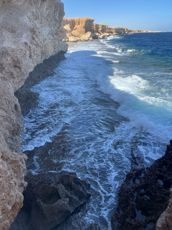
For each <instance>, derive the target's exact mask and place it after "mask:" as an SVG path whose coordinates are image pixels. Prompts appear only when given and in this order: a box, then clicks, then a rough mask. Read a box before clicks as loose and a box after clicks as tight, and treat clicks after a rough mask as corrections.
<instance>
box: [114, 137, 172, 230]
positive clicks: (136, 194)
mask: <svg viewBox="0 0 172 230" xmlns="http://www.w3.org/2000/svg"><path fill="white" fill-rule="evenodd" d="M171 186H172V141H171V142H170V145H168V147H167V150H166V153H165V155H164V156H163V157H162V158H160V159H159V160H157V161H155V162H154V164H153V165H152V166H151V167H149V168H146V169H139V170H133V171H132V172H130V173H129V174H128V175H127V177H126V180H125V181H124V183H123V185H122V187H121V189H120V191H119V203H118V208H117V210H116V212H115V214H114V215H113V217H112V228H113V229H115V230H118V229H120V230H126V229H128V230H145V229H146V230H155V229H157V230H167V229H168V230H170V229H172V218H171V217H172V215H171V214H172V205H171V203H172V202H171V200H170V203H169V205H168V201H169V197H170V188H171ZM167 205H168V207H167ZM166 207H167V209H166ZM165 209H166V210H165ZM164 210H165V212H164V213H163V211H164ZM161 213H163V214H162V215H161ZM160 216H161V217H160ZM159 217H160V219H159ZM158 219H159V220H158ZM157 220H158V222H157ZM156 222H157V225H156Z"/></svg>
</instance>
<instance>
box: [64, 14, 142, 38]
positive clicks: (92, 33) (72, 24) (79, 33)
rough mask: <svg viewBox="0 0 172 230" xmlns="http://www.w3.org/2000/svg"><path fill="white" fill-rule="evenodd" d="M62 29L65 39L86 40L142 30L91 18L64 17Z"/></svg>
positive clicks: (140, 31)
mask: <svg viewBox="0 0 172 230" xmlns="http://www.w3.org/2000/svg"><path fill="white" fill-rule="evenodd" d="M64 29H65V31H66V41H69V42H76V41H88V40H92V39H97V38H100V39H101V38H106V37H108V36H110V35H115V34H117V35H119V34H128V33H142V32H146V31H142V30H129V29H127V28H114V27H109V26H107V25H103V24H97V23H94V19H92V18H65V19H64Z"/></svg>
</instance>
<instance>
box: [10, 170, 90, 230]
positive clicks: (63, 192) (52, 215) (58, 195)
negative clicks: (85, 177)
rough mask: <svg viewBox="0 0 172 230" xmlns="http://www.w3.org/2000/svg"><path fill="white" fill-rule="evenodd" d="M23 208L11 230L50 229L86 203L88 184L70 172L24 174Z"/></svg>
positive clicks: (88, 195)
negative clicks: (25, 181) (25, 176)
mask: <svg viewBox="0 0 172 230" xmlns="http://www.w3.org/2000/svg"><path fill="white" fill-rule="evenodd" d="M27 182H28V186H27V188H26V191H25V193H24V198H25V199H24V207H23V209H22V210H21V212H20V213H19V215H18V217H17V219H16V221H15V222H14V223H13V225H12V227H11V230H51V229H53V228H55V227H57V226H58V225H60V224H61V223H63V222H64V221H65V220H66V218H68V217H69V216H70V215H72V214H73V213H75V212H77V211H79V209H80V208H81V207H82V206H83V205H84V204H85V203H86V202H87V200H88V199H89V197H90V194H89V189H90V188H89V185H88V184H87V183H86V182H84V181H82V180H80V179H79V178H77V177H76V175H75V174H72V173H65V172H63V173H61V174H59V173H58V174H57V173H53V172H48V173H41V174H38V175H31V174H30V175H28V176H27Z"/></svg>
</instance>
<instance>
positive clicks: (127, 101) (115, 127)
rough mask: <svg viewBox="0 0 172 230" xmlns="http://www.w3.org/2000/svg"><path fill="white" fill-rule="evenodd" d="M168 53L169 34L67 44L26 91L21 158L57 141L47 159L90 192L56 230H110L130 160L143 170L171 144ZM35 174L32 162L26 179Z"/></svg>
mask: <svg viewBox="0 0 172 230" xmlns="http://www.w3.org/2000/svg"><path fill="white" fill-rule="evenodd" d="M170 47H172V34H137V35H128V36H123V37H118V36H116V37H110V38H108V39H107V40H100V41H98V40H95V41H90V42H82V43H75V44H72V45H71V46H70V47H69V51H68V53H67V54H66V59H65V60H63V61H62V62H61V63H60V64H58V66H57V68H56V69H55V70H54V74H53V75H52V76H47V79H45V80H44V81H42V82H40V83H39V84H37V85H35V86H34V87H33V88H32V90H33V91H34V92H37V93H38V94H39V101H38V104H37V106H36V107H35V108H33V109H32V110H31V111H30V113H29V114H27V115H26V116H25V118H24V121H25V132H24V135H23V150H32V149H34V148H35V147H39V146H42V145H44V144H45V143H46V142H51V141H52V140H53V137H55V136H59V137H63V138H62V141H61V142H60V144H59V146H57V148H56V149H54V150H51V151H52V152H51V151H49V152H48V156H49V157H50V156H52V161H53V164H55V162H57V164H59V163H62V165H63V170H65V171H70V172H75V173H77V175H78V177H80V178H81V179H84V180H86V181H88V183H90V185H91V195H92V196H91V199H90V201H89V202H88V204H87V205H86V207H85V208H84V209H83V210H82V212H81V213H80V214H76V215H74V216H73V217H72V218H71V219H70V220H68V221H67V222H66V224H65V225H64V226H63V227H62V228H61V229H65V230H68V229H71V228H72V229H74V230H75V229H80V227H81V226H82V229H87V227H88V225H89V224H93V223H96V224H98V225H99V226H100V228H101V229H104V230H106V229H111V227H110V217H111V213H112V211H113V209H114V208H115V205H116V202H117V191H118V189H119V187H120V185H121V183H122V182H123V180H124V178H125V175H126V174H127V172H129V170H130V169H131V166H132V159H133V157H134V158H137V159H139V163H140V165H141V166H144V165H145V166H147V165H150V164H151V163H152V162H153V161H154V160H156V159H158V158H159V157H160V156H162V155H163V153H164V150H165V147H166V144H167V143H168V142H169V139H170V138H171V136H172V88H171V87H172V67H171V64H172V62H171V60H172V59H171V58H172V56H171V48H170ZM59 149H64V155H63V156H62V155H61V153H60V151H59ZM37 157H38V156H37ZM40 158H41V156H40ZM42 160H44V159H42ZM41 170H42V169H41V166H39V160H37V159H36V158H35V166H33V171H34V173H39V172H40V171H41ZM83 226H84V227H83Z"/></svg>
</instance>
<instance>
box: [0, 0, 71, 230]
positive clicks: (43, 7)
mask: <svg viewBox="0 0 172 230" xmlns="http://www.w3.org/2000/svg"><path fill="white" fill-rule="evenodd" d="M63 15H64V10H63V4H62V3H61V1H60V0H44V1H43V0H32V1H30V0H0V34H1V36H0V124H1V126H0V229H2V230H5V229H8V228H9V226H10V224H11V222H12V221H13V219H14V218H15V216H16V214H17V212H18V211H19V210H20V208H21V207H22V202H23V195H22V192H23V189H24V187H25V185H26V184H25V182H24V174H25V156H24V155H23V154H21V151H20V131H21V120H22V118H21V111H20V105H19V103H18V100H17V99H16V98H15V96H14V93H15V91H16V90H17V89H18V88H20V87H21V86H22V85H23V83H24V81H25V80H26V78H27V77H28V75H29V73H30V72H31V71H32V70H33V68H34V67H35V66H36V65H37V64H38V63H40V62H42V61H43V60H44V59H46V58H48V57H49V56H51V55H53V54H55V53H58V52H61V51H65V50H66V48H67V47H66V44H65V43H64V42H63V38H64V31H63V26H62V21H63ZM26 103H27V102H26Z"/></svg>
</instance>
